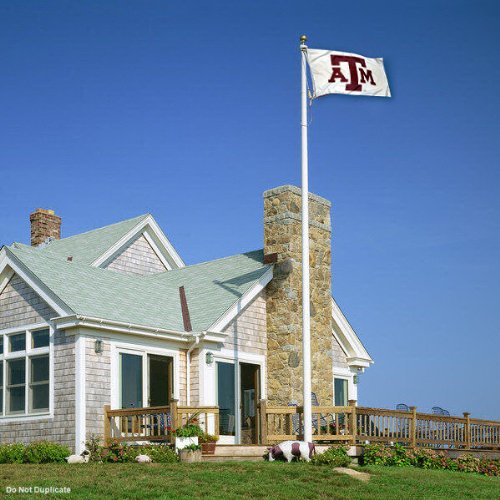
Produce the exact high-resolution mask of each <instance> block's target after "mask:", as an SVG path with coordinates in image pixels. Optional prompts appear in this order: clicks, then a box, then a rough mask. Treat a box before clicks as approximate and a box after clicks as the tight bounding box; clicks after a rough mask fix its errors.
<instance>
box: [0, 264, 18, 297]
mask: <svg viewBox="0 0 500 500" xmlns="http://www.w3.org/2000/svg"><path fill="white" fill-rule="evenodd" d="M2 261H3V259H2ZM2 263H3V262H2ZM1 267H2V264H0V268H1ZM1 274H3V275H4V277H3V278H1ZM14 274H15V272H14V271H13V270H12V268H10V267H9V268H7V266H5V267H4V268H3V271H2V272H1V273H0V295H1V294H2V292H3V291H4V290H5V287H6V286H7V285H8V284H9V281H10V280H11V279H12V276H14Z"/></svg>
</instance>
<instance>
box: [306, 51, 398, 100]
mask: <svg viewBox="0 0 500 500" xmlns="http://www.w3.org/2000/svg"><path fill="white" fill-rule="evenodd" d="M307 61H308V63H309V68H310V70H311V78H312V83H313V95H312V97H313V98H316V97H320V96H322V95H326V94H353V95H368V96H379V97H391V90H390V88H389V82H388V80H387V75H386V74H385V69H384V60H383V59H381V58H377V59H370V58H368V57H364V56H360V55H359V54H349V53H348V52H336V51H331V50H320V49H307Z"/></svg>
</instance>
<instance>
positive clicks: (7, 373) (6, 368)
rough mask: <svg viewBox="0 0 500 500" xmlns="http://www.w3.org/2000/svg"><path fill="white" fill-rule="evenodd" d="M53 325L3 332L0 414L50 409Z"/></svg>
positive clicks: (0, 357) (9, 414) (0, 364)
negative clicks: (51, 328)
mask: <svg viewBox="0 0 500 500" xmlns="http://www.w3.org/2000/svg"><path fill="white" fill-rule="evenodd" d="M49 395H50V329H49V328H42V329H37V330H26V331H19V332H14V333H4V334H1V335H0V415H3V416H17V415H33V414H39V413H48V411H49Z"/></svg>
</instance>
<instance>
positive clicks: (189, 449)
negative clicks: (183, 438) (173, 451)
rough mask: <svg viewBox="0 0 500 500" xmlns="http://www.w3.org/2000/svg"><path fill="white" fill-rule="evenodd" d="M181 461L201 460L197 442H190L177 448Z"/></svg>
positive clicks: (199, 447)
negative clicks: (179, 448) (183, 446)
mask: <svg viewBox="0 0 500 500" xmlns="http://www.w3.org/2000/svg"><path fill="white" fill-rule="evenodd" d="M179 458H180V461H181V462H201V446H200V445H199V444H190V445H189V446H186V447H185V448H182V449H181V450H179Z"/></svg>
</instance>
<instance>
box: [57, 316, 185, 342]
mask: <svg viewBox="0 0 500 500" xmlns="http://www.w3.org/2000/svg"><path fill="white" fill-rule="evenodd" d="M52 321H54V323H55V324H56V325H57V327H58V328H60V329H61V330H68V329H70V328H75V327H86V328H92V329H96V330H106V331H113V332H121V333H128V334H132V335H141V336H144V337H153V338H158V339H164V340H177V341H182V342H189V341H191V340H192V339H193V333H192V332H180V331H176V330H167V329H165V328H155V327H152V326H144V325H136V324H133V323H126V322H121V321H112V320H108V319H104V318H94V317H88V316H80V315H71V316H62V317H58V318H52Z"/></svg>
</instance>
